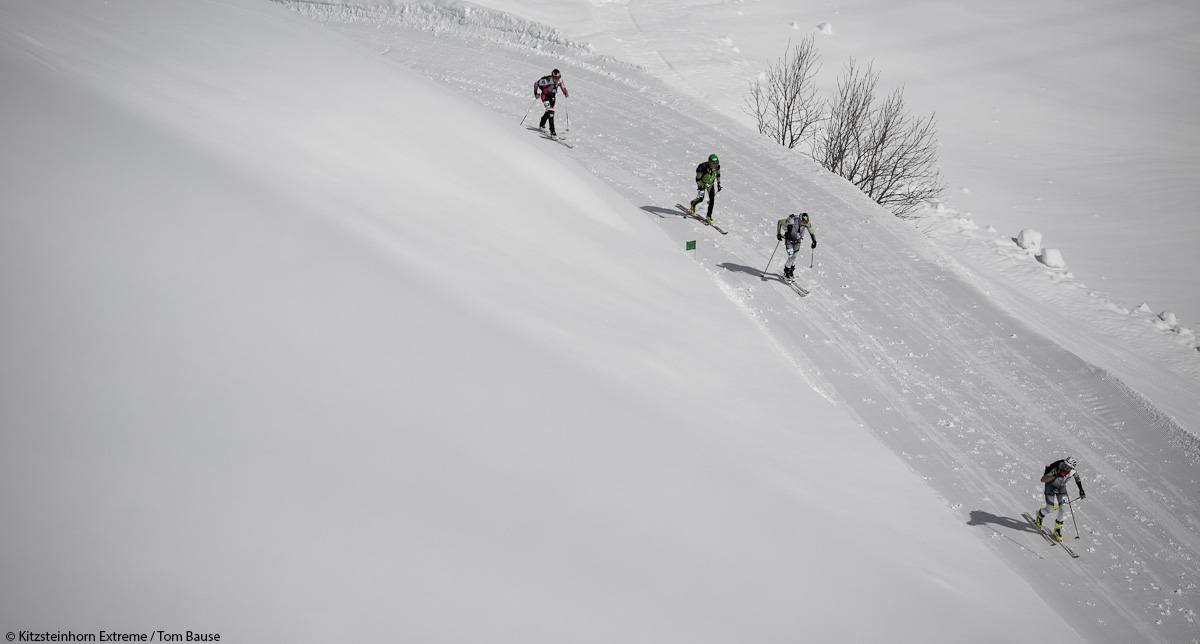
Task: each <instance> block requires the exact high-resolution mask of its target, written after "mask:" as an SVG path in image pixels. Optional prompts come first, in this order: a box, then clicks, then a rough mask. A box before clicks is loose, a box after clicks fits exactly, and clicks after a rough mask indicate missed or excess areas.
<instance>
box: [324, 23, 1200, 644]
mask: <svg viewBox="0 0 1200 644" xmlns="http://www.w3.org/2000/svg"><path fill="white" fill-rule="evenodd" d="M621 10H623V11H626V12H628V11H629V9H628V8H623V9H622V8H617V7H613V8H611V9H609V10H606V12H605V16H611V15H612V12H614V11H621ZM606 20H607V18H606ZM630 20H631V21H632V17H630ZM632 24H633V26H634V29H635V30H636V28H637V26H636V23H632ZM331 26H335V27H336V26H337V25H336V24H332V25H331ZM343 27H344V31H346V33H347V34H348V35H351V36H352V37H356V38H359V39H360V40H363V41H364V42H367V43H368V44H370V45H371V46H372V47H375V48H376V50H377V51H383V50H384V49H385V48H390V49H388V54H387V56H388V57H389V58H392V59H395V60H397V61H398V62H399V63H401V64H403V65H405V66H407V67H409V68H411V69H414V70H416V71H419V72H421V73H423V74H425V75H427V76H429V77H430V78H433V79H434V80H437V81H439V82H442V83H443V84H445V85H446V86H447V87H450V88H452V89H455V90H456V91H459V92H461V93H463V94H464V95H467V96H470V97H472V98H473V99H474V100H476V101H477V102H478V103H480V104H481V105H484V106H486V107H488V108H490V109H493V110H495V111H496V112H497V113H498V114H500V115H502V116H503V117H504V118H512V119H513V125H514V127H515V126H516V124H517V121H518V120H519V116H520V114H522V113H523V112H525V110H526V109H527V106H528V104H529V97H528V95H527V94H528V93H527V92H524V91H523V88H524V87H525V86H526V85H528V84H529V82H532V81H531V79H533V78H536V77H537V76H539V75H541V74H544V73H545V69H546V68H547V66H548V65H554V66H557V67H561V68H563V71H564V75H565V77H566V79H567V83H568V86H569V87H570V88H571V94H572V98H571V99H570V100H569V101H563V103H566V104H567V105H569V106H570V109H571V115H572V117H573V118H571V126H572V135H573V136H574V137H575V139H576V141H578V142H579V146H578V148H577V149H575V150H569V151H568V150H562V152H563V153H564V154H565V155H567V156H569V157H571V158H572V159H573V160H574V161H575V162H577V163H579V164H581V165H582V166H584V167H585V168H587V169H588V170H589V171H591V172H592V173H593V174H594V175H595V176H597V177H599V178H600V179H601V180H603V181H604V182H606V183H607V184H609V185H610V186H611V187H612V188H613V189H614V190H616V191H617V192H618V193H620V194H622V195H624V196H625V197H626V198H627V199H628V200H629V201H630V203H632V204H633V205H634V206H637V207H640V208H642V209H643V210H645V211H646V212H648V213H651V215H653V216H655V217H656V221H658V222H659V225H660V228H661V229H662V230H663V232H664V234H665V235H666V236H667V237H668V238H669V239H670V240H671V243H673V244H676V245H677V247H678V248H680V249H682V248H683V247H684V242H686V241H691V240H696V241H697V249H696V252H695V258H696V261H697V262H698V263H699V264H700V266H699V268H702V269H703V270H705V271H706V272H707V273H708V274H709V275H710V276H711V277H712V278H713V279H714V281H715V282H716V283H717V285H718V287H719V288H720V289H721V291H722V292H723V293H724V294H725V295H726V296H727V297H728V298H729V299H730V300H731V301H732V302H734V304H736V305H737V306H738V307H740V309H741V310H743V311H744V312H745V313H746V314H747V316H748V317H750V318H751V319H752V320H753V321H754V323H755V324H756V325H757V326H758V327H759V328H760V329H762V330H763V332H764V333H765V334H767V335H768V336H769V338H770V340H771V342H772V343H773V344H774V346H776V347H777V349H778V350H779V352H780V353H781V354H782V355H783V357H784V358H785V359H786V360H787V361H788V362H789V363H790V364H792V365H793V366H794V368H795V369H796V371H797V373H799V374H800V376H801V377H802V378H803V379H804V380H805V381H806V382H808V383H809V384H810V385H811V386H812V387H813V388H814V389H815V390H817V391H818V392H820V393H821V394H822V395H823V396H825V397H827V398H828V399H831V400H834V401H835V402H837V403H838V404H841V405H844V406H845V408H847V409H848V410H850V411H851V412H852V413H853V414H854V415H855V416H856V417H857V418H859V419H860V421H861V422H862V423H863V424H864V425H865V426H867V427H868V428H869V429H870V430H871V431H873V432H874V433H875V434H876V435H877V436H878V437H879V439H880V440H881V441H882V442H883V443H884V444H886V445H888V446H889V447H890V448H891V449H892V450H893V451H894V452H895V453H896V454H897V455H898V456H899V457H900V458H902V459H904V460H905V461H906V462H907V463H908V464H909V467H911V468H912V470H913V471H914V472H916V473H917V474H918V475H920V476H921V477H923V478H924V479H925V480H926V481H927V482H928V484H929V486H930V488H931V489H932V490H934V491H935V492H936V493H937V494H939V495H940V496H941V497H942V498H943V499H944V500H945V503H946V505H947V506H948V508H950V510H951V511H953V512H956V513H957V514H958V515H959V516H961V517H962V518H963V521H964V523H971V522H972V521H974V520H975V519H974V518H975V517H980V516H983V517H994V518H993V519H992V520H991V521H992V522H991V523H990V524H985V525H987V527H988V529H989V530H990V531H991V534H992V535H1000V536H1004V537H1006V538H1005V539H995V538H992V539H989V543H991V544H992V547H993V548H994V549H995V550H996V551H997V553H998V554H999V555H1000V556H1001V557H1004V558H1005V559H1006V560H1007V561H1008V562H1009V563H1010V565H1012V566H1013V567H1014V568H1015V569H1017V570H1019V571H1020V572H1021V573H1022V574H1023V575H1024V576H1025V577H1026V578H1027V579H1029V581H1030V583H1031V584H1032V585H1033V586H1034V587H1035V588H1037V589H1038V590H1039V592H1041V594H1042V595H1043V596H1044V597H1045V598H1046V599H1047V601H1049V602H1051V603H1052V604H1055V605H1057V606H1059V607H1060V608H1062V613H1063V614H1064V616H1067V617H1069V618H1070V619H1071V621H1072V624H1073V625H1074V626H1075V628H1077V629H1078V630H1079V631H1080V632H1081V633H1083V634H1084V635H1085V636H1087V637H1089V638H1090V639H1092V640H1094V641H1113V642H1117V641H1133V640H1144V641H1151V642H1162V643H1164V644H1165V643H1167V642H1180V641H1188V638H1190V637H1194V633H1195V628H1196V625H1195V615H1196V610H1197V609H1198V608H1200V604H1198V603H1197V595H1196V587H1197V584H1200V559H1198V556H1197V555H1196V553H1197V552H1200V539H1198V537H1197V532H1198V527H1197V525H1196V522H1197V519H1196V517H1197V516H1198V513H1197V507H1196V502H1195V500H1194V498H1193V497H1194V490H1195V489H1196V488H1197V482H1196V481H1195V478H1196V476H1195V474H1194V473H1193V470H1194V464H1193V463H1192V462H1191V461H1189V460H1188V457H1187V454H1186V452H1185V451H1184V450H1181V449H1180V448H1179V445H1178V444H1177V443H1178V440H1174V439H1173V436H1174V437H1175V439H1177V438H1178V436H1175V435H1174V434H1173V433H1172V430H1171V426H1170V423H1169V419H1167V420H1166V421H1164V419H1163V418H1162V416H1161V415H1156V413H1155V410H1154V409H1153V408H1152V407H1150V406H1149V405H1147V404H1146V403H1145V401H1144V400H1140V399H1138V398H1137V396H1136V395H1135V394H1133V393H1132V392H1131V391H1129V390H1128V388H1123V387H1122V385H1121V383H1119V382H1118V381H1115V380H1114V379H1112V378H1111V377H1110V376H1108V375H1107V374H1105V373H1104V372H1102V371H1100V370H1097V369H1095V368H1094V367H1092V366H1091V365H1089V364H1088V363H1086V362H1084V361H1083V360H1081V359H1080V358H1078V357H1077V356H1076V355H1074V354H1072V353H1070V352H1069V351H1067V350H1065V349H1063V348H1062V347H1060V346H1058V345H1056V344H1054V343H1053V342H1050V341H1049V340H1047V339H1045V338H1044V337H1043V336H1041V335H1039V334H1038V333H1036V332H1035V331H1034V330H1033V329H1030V328H1027V327H1025V326H1024V325H1023V324H1022V323H1021V322H1020V321H1018V320H1017V319H1015V318H1013V317H1011V316H1009V315H1008V314H1006V313H1005V312H1004V311H1002V310H1001V309H1000V307H999V306H997V305H996V304H995V303H994V302H993V301H992V300H991V299H990V298H989V297H988V296H987V295H986V294H985V293H984V292H983V291H981V290H980V289H979V288H976V287H975V286H973V285H971V284H968V283H967V282H966V281H964V279H963V277H962V276H961V273H960V271H961V267H957V266H954V265H952V264H950V263H947V262H944V261H941V260H939V261H931V260H929V259H926V258H929V257H934V256H937V255H938V254H937V253H936V252H932V251H929V250H928V249H926V248H924V246H923V245H926V244H927V243H928V242H927V240H925V239H924V238H923V237H922V236H921V235H920V234H919V233H917V232H916V231H915V230H913V229H912V228H911V227H910V226H909V225H908V224H906V223H903V222H900V221H898V220H892V219H890V218H887V217H886V216H884V217H881V216H880V215H879V212H878V210H877V209H876V208H875V206H874V205H873V204H870V203H869V201H868V200H867V199H866V198H865V197H863V196H862V195H861V194H859V193H857V192H856V191H853V189H852V188H850V189H847V187H846V185H845V184H844V182H842V181H840V180H839V179H837V178H836V177H832V176H830V175H828V174H827V173H825V172H824V171H823V170H821V169H820V168H818V167H816V165H815V164H813V163H812V162H811V161H809V160H807V159H805V158H803V157H801V156H799V155H797V154H795V153H792V152H790V151H786V150H783V149H782V148H780V147H778V146H775V145H772V144H770V143H769V142H767V141H765V140H764V139H761V138H760V137H757V136H755V135H754V133H753V132H751V131H749V130H746V129H745V128H742V127H741V126H739V125H737V124H735V123H733V122H732V121H730V120H728V119H724V118H721V117H719V116H716V115H715V114H714V113H713V112H712V111H711V110H708V109H706V108H704V107H703V106H701V105H699V104H697V103H694V102H693V101H691V100H690V99H688V98H687V97H684V96H681V95H679V94H678V93H677V92H674V91H672V90H670V89H668V88H667V87H666V86H665V85H664V84H662V83H661V82H659V81H657V80H655V79H653V78H650V77H649V76H647V75H646V74H645V73H644V72H642V71H640V70H638V69H637V68H635V67H633V66H630V65H627V64H624V63H619V62H616V61H612V60H608V59H604V58H603V57H599V56H594V55H588V54H587V53H586V50H585V49H584V48H580V47H571V46H568V45H562V44H558V43H554V42H547V43H543V44H542V45H540V46H539V47H537V48H532V47H529V46H526V45H524V44H523V43H520V42H518V43H509V44H504V43H496V44H492V43H488V42H482V43H481V42H479V41H478V39H474V38H472V37H471V36H470V35H469V34H467V35H464V36H462V37H459V36H456V35H455V33H454V32H453V30H443V31H440V32H438V33H437V34H436V35H435V34H433V33H432V32H428V31H418V30H403V31H392V32H388V31H387V30H383V29H379V28H376V27H374V26H372V27H371V28H369V29H367V28H364V27H363V25H361V24H360V25H344V26H343ZM392 29H393V30H399V29H401V28H400V27H392ZM535 31H536V30H535ZM523 33H524V32H523ZM481 49H483V50H485V51H486V56H480V51H481ZM447 70H455V72H454V73H449V72H448V71H447ZM527 81H528V82H527ZM713 151H719V153H720V155H721V159H722V172H723V184H724V188H725V189H724V190H723V191H722V192H721V193H720V194H719V196H718V198H717V205H716V211H715V218H716V221H717V222H718V224H720V225H722V226H723V227H725V228H726V229H727V230H728V231H729V234H728V235H726V236H721V235H719V234H717V233H716V231H715V230H712V229H710V228H707V227H705V226H704V225H703V224H700V223H699V222H696V221H693V220H690V219H688V218H685V217H683V216H678V217H676V216H673V215H672V216H667V215H666V214H664V213H666V212H669V211H670V209H671V206H672V204H674V203H675V202H676V201H680V200H681V199H683V200H686V199H687V198H688V197H689V195H691V194H694V181H693V176H692V169H693V168H694V167H695V165H696V163H698V162H699V161H700V160H703V158H705V157H707V155H708V154H709V153H710V152H713ZM802 211H803V212H809V213H810V214H812V216H813V224H814V230H815V232H816V234H817V238H818V239H819V240H820V244H819V247H818V248H817V249H815V252H814V254H813V255H811V257H812V260H813V261H814V264H815V267H814V268H813V269H811V270H810V269H808V264H807V262H804V261H803V260H802V258H803V259H809V257H803V256H802V258H797V273H796V275H797V278H798V280H799V282H800V283H801V284H803V285H804V286H805V287H807V288H809V289H810V290H811V291H812V292H811V294H810V295H809V296H808V297H804V298H801V297H798V296H797V295H796V294H795V293H794V292H792V291H791V289H790V288H788V287H786V285H783V284H779V283H777V282H776V281H774V280H768V281H764V280H763V279H762V277H763V270H764V268H765V267H766V265H767V261H768V258H770V257H771V253H772V249H773V248H777V249H778V252H777V254H776V256H775V257H774V259H773V260H772V262H773V264H772V266H773V267H774V268H775V269H776V270H779V269H780V268H781V267H782V264H783V262H784V260H785V259H786V258H785V257H783V256H782V255H781V254H780V253H781V252H782V249H781V248H778V247H777V246H776V240H775V239H774V234H775V228H774V227H775V222H776V220H777V219H779V218H782V217H784V216H786V215H787V214H789V213H792V212H802ZM909 248H912V249H920V250H918V251H916V252H908V251H907V250H905V251H903V252H897V249H909ZM1067 454H1074V455H1075V456H1077V457H1078V458H1079V459H1080V463H1081V472H1082V475H1083V477H1084V485H1085V487H1086V489H1087V490H1088V493H1089V495H1088V499H1087V500H1086V501H1084V502H1082V503H1080V504H1078V505H1077V506H1076V507H1075V508H1074V510H1075V512H1076V519H1077V521H1078V524H1079V528H1080V532H1081V537H1082V538H1081V539H1080V543H1079V546H1080V547H1079V548H1077V550H1079V551H1080V554H1081V559H1079V560H1068V559H1067V558H1065V557H1063V558H1061V560H1056V559H1057V558H1046V557H1041V556H1038V557H1031V556H1030V552H1031V551H1034V550H1035V549H1036V548H1037V547H1039V546H1044V545H1045V544H1043V543H1041V538H1040V537H1039V536H1038V535H1037V533H1036V532H1034V531H1031V530H1026V529H1025V528H1023V527H1019V526H1018V524H1017V523H1016V522H1014V518H1016V519H1017V520H1019V517H1020V513H1021V512H1023V511H1032V510H1033V509H1035V508H1037V507H1040V505H1041V504H1042V500H1041V485H1040V483H1038V481H1037V478H1038V477H1039V476H1040V472H1041V467H1042V466H1043V465H1044V464H1045V463H1048V462H1050V461H1051V460H1054V459H1057V458H1061V457H1063V456H1066V455H1067ZM971 524H972V525H978V523H971ZM983 536H987V535H983ZM983 536H981V538H983ZM1035 540H1036V541H1035ZM1014 544H1015V545H1014ZM1063 579H1070V580H1071V582H1070V583H1071V592H1070V594H1069V595H1065V594H1064V593H1063V586H1062V583H1063ZM1114 614H1115V615H1120V616H1121V618H1120V619H1114V618H1113V615H1114Z"/></svg>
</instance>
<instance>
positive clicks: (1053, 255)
mask: <svg viewBox="0 0 1200 644" xmlns="http://www.w3.org/2000/svg"><path fill="white" fill-rule="evenodd" d="M1038 261H1039V262H1041V263H1043V264H1045V265H1046V266H1049V267H1050V268H1066V267H1067V263H1066V262H1065V261H1063V256H1062V253H1060V252H1059V251H1058V249H1057V248H1047V249H1045V250H1043V251H1042V253H1041V254H1040V255H1038Z"/></svg>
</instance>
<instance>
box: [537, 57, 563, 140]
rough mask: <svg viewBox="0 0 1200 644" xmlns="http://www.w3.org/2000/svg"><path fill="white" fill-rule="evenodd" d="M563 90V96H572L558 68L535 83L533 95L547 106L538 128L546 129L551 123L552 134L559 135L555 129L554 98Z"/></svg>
mask: <svg viewBox="0 0 1200 644" xmlns="http://www.w3.org/2000/svg"><path fill="white" fill-rule="evenodd" d="M560 89H561V90H562V93H563V96H566V97H568V98H569V97H570V96H571V95H570V94H569V93H567V86H566V85H564V84H563V82H562V74H561V73H559V71H558V70H557V69H556V70H554V71H552V72H550V75H549V76H543V77H541V78H539V79H538V80H537V82H536V83H534V84H533V95H534V96H535V97H537V98H540V99H542V105H544V106H546V113H545V114H542V120H541V122H540V123H538V129H540V130H542V131H543V132H545V131H546V123H549V124H550V136H554V137H557V136H558V133H557V132H555V131H554V99H555V97H556V95H557V94H558V90H560Z"/></svg>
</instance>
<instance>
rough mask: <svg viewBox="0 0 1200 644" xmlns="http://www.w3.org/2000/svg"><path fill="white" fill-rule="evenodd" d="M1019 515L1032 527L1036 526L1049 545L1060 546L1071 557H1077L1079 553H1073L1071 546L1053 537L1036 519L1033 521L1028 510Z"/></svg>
mask: <svg viewBox="0 0 1200 644" xmlns="http://www.w3.org/2000/svg"><path fill="white" fill-rule="evenodd" d="M1021 516H1023V517H1025V520H1026V521H1028V522H1029V525H1031V526H1033V527H1034V528H1037V531H1038V533H1039V534H1041V535H1042V536H1043V537H1045V539H1046V541H1049V542H1050V545H1052V546H1062V547H1063V550H1066V551H1067V554H1069V555H1071V558H1072V559H1078V558H1079V555H1077V554H1075V551H1074V550H1072V549H1071V546H1068V545H1067V544H1065V543H1063V542H1061V541H1059V540H1058V539H1055V538H1054V535H1052V534H1050V533H1049V532H1047V531H1046V529H1045V528H1043V527H1041V526H1039V525H1038V524H1037V521H1034V520H1033V516H1031V515H1030V514H1029V513H1028V512H1022V513H1021Z"/></svg>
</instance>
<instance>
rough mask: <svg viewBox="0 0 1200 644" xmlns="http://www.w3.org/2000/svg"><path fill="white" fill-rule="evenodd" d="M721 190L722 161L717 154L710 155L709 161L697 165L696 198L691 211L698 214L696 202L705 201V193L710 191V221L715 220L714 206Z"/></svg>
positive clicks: (693, 200)
mask: <svg viewBox="0 0 1200 644" xmlns="http://www.w3.org/2000/svg"><path fill="white" fill-rule="evenodd" d="M720 191H721V163H720V161H717V155H715V154H710V155H708V161H705V162H703V163H701V164H700V165H698V166H696V192H697V194H696V198H695V199H692V203H691V208H690V210H691V213H692V214H693V215H694V214H696V204H698V203H700V202H701V201H704V193H705V192H707V193H708V217H707V219H708V223H710V224H711V223H712V220H713V216H712V215H713V206H714V205H716V202H717V193H718V192H720Z"/></svg>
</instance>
